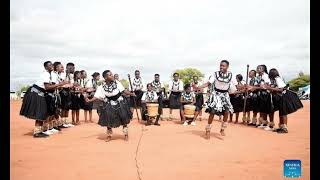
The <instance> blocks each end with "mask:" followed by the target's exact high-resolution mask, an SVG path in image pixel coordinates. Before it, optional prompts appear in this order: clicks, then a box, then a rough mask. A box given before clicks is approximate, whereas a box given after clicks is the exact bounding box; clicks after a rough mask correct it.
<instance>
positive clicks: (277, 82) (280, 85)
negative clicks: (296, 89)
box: [271, 76, 286, 88]
mask: <svg viewBox="0 0 320 180" xmlns="http://www.w3.org/2000/svg"><path fill="white" fill-rule="evenodd" d="M272 82H273V83H271V84H272V85H275V86H276V87H277V88H284V87H286V83H284V81H283V80H282V78H281V77H279V76H278V77H276V78H275V80H274V81H272Z"/></svg>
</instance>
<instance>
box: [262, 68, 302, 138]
mask: <svg viewBox="0 0 320 180" xmlns="http://www.w3.org/2000/svg"><path fill="white" fill-rule="evenodd" d="M269 78H270V80H271V86H264V87H265V88H266V89H268V90H270V91H271V92H272V94H274V96H275V97H277V98H274V99H273V100H275V101H273V103H274V106H275V108H276V109H279V119H280V123H279V128H278V129H276V130H275V132H278V133H288V117H287V115H288V114H291V113H294V112H296V111H297V110H298V109H300V108H302V107H303V104H302V103H301V101H300V99H299V97H298V95H297V94H296V93H295V92H293V91H290V90H288V88H287V86H286V84H285V83H284V82H283V80H282V78H281V77H280V75H279V72H278V71H277V69H270V71H269ZM276 99H278V100H276Z"/></svg>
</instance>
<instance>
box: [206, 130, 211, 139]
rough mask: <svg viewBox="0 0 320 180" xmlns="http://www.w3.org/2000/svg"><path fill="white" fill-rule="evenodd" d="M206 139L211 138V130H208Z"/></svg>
mask: <svg viewBox="0 0 320 180" xmlns="http://www.w3.org/2000/svg"><path fill="white" fill-rule="evenodd" d="M206 139H210V131H206Z"/></svg>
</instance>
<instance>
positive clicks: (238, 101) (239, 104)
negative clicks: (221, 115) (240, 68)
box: [229, 74, 246, 123]
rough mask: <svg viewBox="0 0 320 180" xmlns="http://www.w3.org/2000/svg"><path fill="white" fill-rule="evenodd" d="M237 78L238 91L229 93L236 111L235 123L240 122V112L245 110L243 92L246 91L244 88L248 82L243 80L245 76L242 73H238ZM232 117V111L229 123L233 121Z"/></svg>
mask: <svg viewBox="0 0 320 180" xmlns="http://www.w3.org/2000/svg"><path fill="white" fill-rule="evenodd" d="M236 79H237V85H236V89H237V91H236V92H234V93H229V95H230V102H231V104H232V107H233V111H234V113H236V121H235V122H234V123H238V119H239V113H240V112H242V110H243V93H244V91H243V88H244V85H245V84H246V82H245V81H243V77H242V75H241V74H238V75H237V76H236ZM232 117H233V114H232V113H230V120H229V123H231V122H232Z"/></svg>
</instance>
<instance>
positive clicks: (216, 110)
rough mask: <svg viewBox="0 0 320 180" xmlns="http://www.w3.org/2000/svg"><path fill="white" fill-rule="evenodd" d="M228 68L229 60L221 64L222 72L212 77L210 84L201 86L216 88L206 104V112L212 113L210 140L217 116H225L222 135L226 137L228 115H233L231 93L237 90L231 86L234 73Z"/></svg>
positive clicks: (207, 134)
mask: <svg viewBox="0 0 320 180" xmlns="http://www.w3.org/2000/svg"><path fill="white" fill-rule="evenodd" d="M228 68H229V62H228V61H227V60H222V61H221V62H220V71H216V72H215V73H214V75H212V76H210V78H209V80H208V82H206V83H204V84H203V85H201V86H199V88H204V87H208V85H209V84H210V83H211V84H213V86H214V89H213V91H212V92H211V95H210V97H209V99H208V101H207V102H205V104H204V106H205V107H206V112H207V113H210V115H209V119H208V125H207V126H206V136H207V138H210V130H211V127H212V121H213V118H214V115H215V114H216V115H223V122H222V123H221V130H220V134H221V135H222V136H225V132H224V130H225V128H226V127H227V120H228V115H229V113H233V107H232V105H231V102H230V97H229V92H234V91H235V89H234V88H232V86H231V84H232V83H231V79H232V73H231V72H229V71H228Z"/></svg>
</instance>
